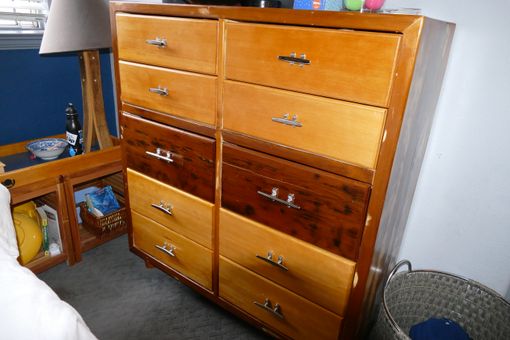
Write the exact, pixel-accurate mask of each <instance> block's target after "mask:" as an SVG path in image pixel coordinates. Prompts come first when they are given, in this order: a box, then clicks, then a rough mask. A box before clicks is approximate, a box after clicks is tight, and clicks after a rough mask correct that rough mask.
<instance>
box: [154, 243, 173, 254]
mask: <svg viewBox="0 0 510 340" xmlns="http://www.w3.org/2000/svg"><path fill="white" fill-rule="evenodd" d="M167 246H168V248H167ZM154 247H156V248H158V249H159V250H161V251H162V252H163V253H165V254H167V255H170V256H172V257H175V254H174V250H175V247H174V246H173V245H171V244H168V243H166V242H165V243H164V244H163V245H162V246H158V245H157V244H156V245H154Z"/></svg>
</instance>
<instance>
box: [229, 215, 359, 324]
mask: <svg viewBox="0 0 510 340" xmlns="http://www.w3.org/2000/svg"><path fill="white" fill-rule="evenodd" d="M220 254H221V255H222V256H224V257H227V258H229V259H230V260H232V261H234V262H236V263H238V264H240V265H241V266H243V267H246V268H248V269H250V270H252V271H254V272H256V273H257V274H260V275H262V276H264V277H266V278H267V279H269V280H271V281H274V282H276V283H278V284H280V285H282V286H283V287H285V288H287V289H289V290H291V291H293V292H294V293H296V294H298V295H300V296H303V297H305V298H307V299H308V300H310V301H313V302H315V303H316V304H318V305H320V306H322V307H324V308H326V309H328V310H330V311H332V312H334V313H336V314H338V315H344V311H345V307H346V306H347V303H348V300H349V293H350V290H351V285H352V280H353V275H354V267H355V263H354V262H352V261H350V260H347V259H344V258H342V257H340V256H336V255H333V254H331V253H329V252H327V251H325V250H323V249H320V248H317V247H314V246H312V245H310V244H307V243H305V242H303V241H300V240H298V239H295V238H293V237H290V236H288V235H285V234H282V233H280V232H278V231H276V230H274V229H271V228H268V227H266V226H263V225H261V224H259V223H257V222H253V221H251V220H249V219H247V218H244V217H242V216H240V215H237V214H234V213H231V212H229V211H227V210H224V209H221V211H220ZM269 254H271V255H269Z"/></svg>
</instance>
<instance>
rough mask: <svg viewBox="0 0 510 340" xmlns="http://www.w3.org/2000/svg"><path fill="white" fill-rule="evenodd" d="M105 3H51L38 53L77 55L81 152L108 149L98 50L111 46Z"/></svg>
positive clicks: (93, 0) (74, 0)
mask: <svg viewBox="0 0 510 340" xmlns="http://www.w3.org/2000/svg"><path fill="white" fill-rule="evenodd" d="M111 45H112V42H111V31H110V17H109V1H108V0H53V1H52V2H51V6H50V11H49V14H48V22H47V24H46V29H45V31H44V35H43V38H42V42H41V48H40V50H39V54H52V53H63V52H78V56H79V59H80V72H81V89H82V96H83V120H84V122H83V140H84V141H83V149H84V151H85V152H90V149H91V146H92V144H93V142H94V141H95V140H96V139H97V141H98V144H99V148H100V149H104V148H107V147H110V146H112V145H113V144H112V140H111V137H110V132H109V130H108V125H107V123H106V117H105V112H104V102H103V91H102V90H103V89H102V84H101V68H100V63H99V51H98V50H99V49H100V48H109V47H111Z"/></svg>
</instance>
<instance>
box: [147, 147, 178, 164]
mask: <svg viewBox="0 0 510 340" xmlns="http://www.w3.org/2000/svg"><path fill="white" fill-rule="evenodd" d="M145 153H146V154H147V155H149V156H152V157H154V158H157V159H160V160H162V161H165V162H167V163H173V161H174V160H173V159H172V153H171V152H170V151H167V150H163V149H161V148H157V149H156V152H151V151H145Z"/></svg>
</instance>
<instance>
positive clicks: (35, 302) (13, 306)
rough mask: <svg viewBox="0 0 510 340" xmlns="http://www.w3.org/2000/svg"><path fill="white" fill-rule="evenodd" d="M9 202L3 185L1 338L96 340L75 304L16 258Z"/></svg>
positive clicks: (0, 217)
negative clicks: (72, 304)
mask: <svg viewBox="0 0 510 340" xmlns="http://www.w3.org/2000/svg"><path fill="white" fill-rule="evenodd" d="M9 203H10V194H9V191H8V190H7V189H6V188H5V187H4V186H2V185H0V338H1V339H20V340H23V339H27V340H28V339H30V340H33V339H48V340H61V339H62V340H64V339H65V340H68V339H73V340H74V339H87V340H88V339H96V337H95V336H94V335H93V334H92V333H91V332H90V330H89V328H88V327H87V325H86V324H85V322H84V321H83V319H82V317H81V316H80V315H79V314H78V312H77V311H76V310H75V309H74V308H73V307H71V306H70V305H69V304H67V303H66V302H64V301H62V300H60V298H59V297H58V296H57V294H55V292H53V290H51V288H50V287H48V285H46V283H44V282H43V281H41V280H39V279H38V278H37V276H35V275H34V274H33V273H32V272H31V271H30V270H28V269H26V268H24V267H22V266H21V265H20V264H19V263H18V261H17V260H16V258H17V257H18V255H19V253H18V248H17V244H16V235H15V232H14V226H13V223H12V217H11V211H10V205H9Z"/></svg>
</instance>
